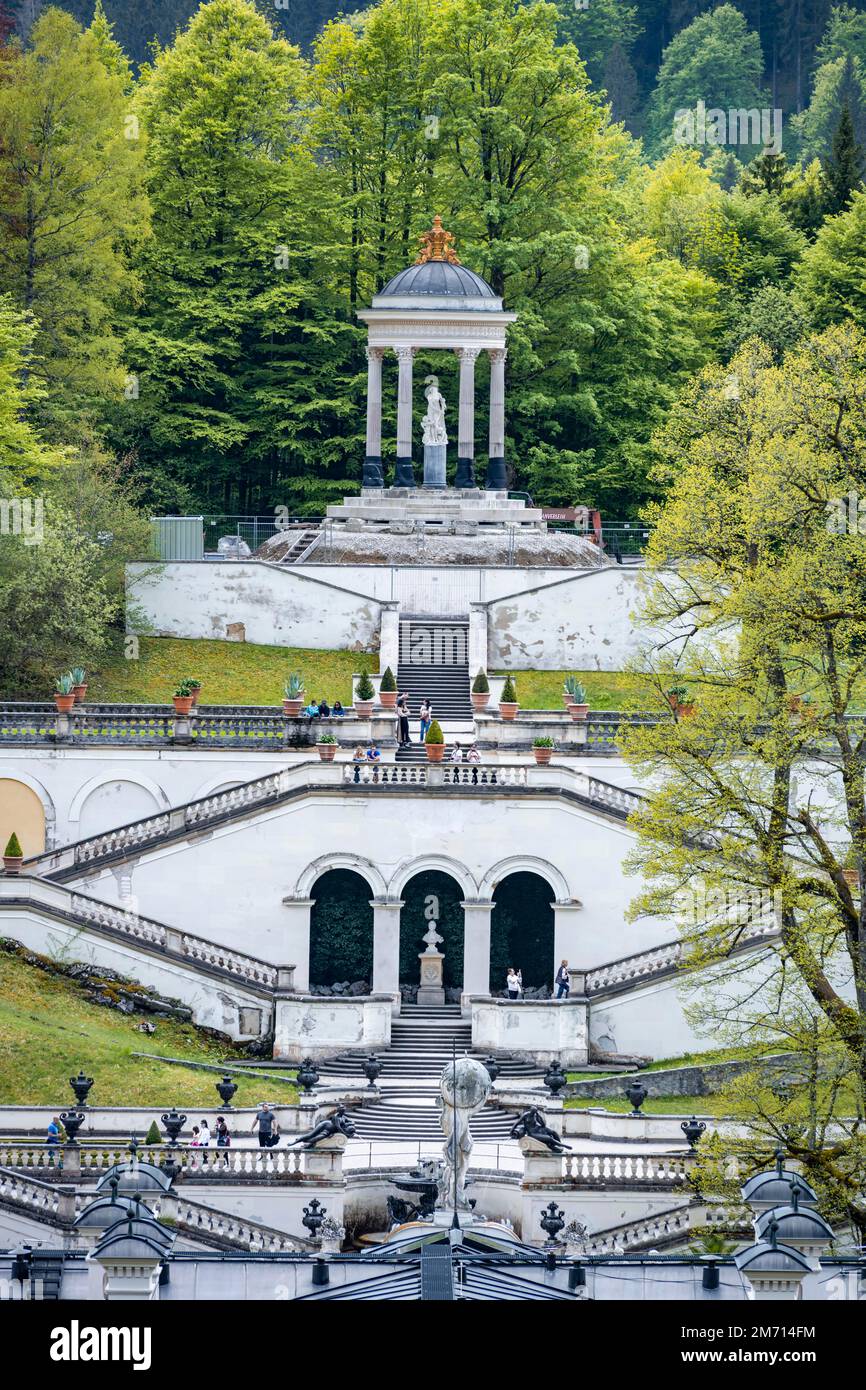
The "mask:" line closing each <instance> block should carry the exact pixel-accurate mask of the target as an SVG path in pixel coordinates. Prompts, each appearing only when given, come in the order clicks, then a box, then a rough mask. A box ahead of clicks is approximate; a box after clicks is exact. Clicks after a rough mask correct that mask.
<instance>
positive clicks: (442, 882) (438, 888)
mask: <svg viewBox="0 0 866 1390" xmlns="http://www.w3.org/2000/svg"><path fill="white" fill-rule="evenodd" d="M463 897H464V892H463V889H462V888H461V886H460V884H459V883H458V882H457V880H456V879H455V878H452V876H451V874H446V873H443V872H442V870H441V869H424V870H422V872H421V873H417V874H414V875H413V876H412V877H411V878H410V879H408V880H407V882H406V884H405V885H404V887H403V890H402V898H403V907H402V909H401V911H400V983H401V985H402V984H406V985H417V984H418V978H419V973H420V965H419V961H418V953H419V952H420V951H424V950H426V946H425V944H424V934H425V932H426V931H427V930H428V928H429V926H430V919H429V918H428V917H426V916H425V911H426V910H427V908H428V906H429V907H431V908H433V909H435V911H436V912H437V914H438V915H437V921H438V928H437V929H438V932H439V935H440V936H441V937H442V938H443V941H442V944H441V945H440V947H439V950H440V951H442V952H443V953H444V956H445V965H444V972H443V973H444V981H445V987H446V989H448V988H458V989H459V988H462V986H463V906H462V904H463ZM434 900H435V901H434Z"/></svg>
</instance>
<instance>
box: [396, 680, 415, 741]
mask: <svg viewBox="0 0 866 1390" xmlns="http://www.w3.org/2000/svg"><path fill="white" fill-rule="evenodd" d="M397 725H398V730H399V732H398V734H397V742H398V744H399V745H400V747H401V748H408V746H409V744H410V743H411V742H412V740H411V739H410V737H409V695H408V692H407V691H405V690H404V691H403V692H402V694H401V695H400V697H399V698H398V700H397Z"/></svg>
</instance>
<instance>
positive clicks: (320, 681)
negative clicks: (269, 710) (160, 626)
mask: <svg viewBox="0 0 866 1390" xmlns="http://www.w3.org/2000/svg"><path fill="white" fill-rule="evenodd" d="M138 650H139V655H138V658H137V660H133V661H127V660H125V659H124V657H123V655H122V654H118V656H117V657H116V658H115V659H113V660H112V661H111V662H109V663H107V664H106V665H105V666H104V667H103V668H102V669H101V670H98V671H93V672H92V673H91V676H90V685H89V689H88V692H87V694H88V699H92V700H116V701H122V702H129V703H132V704H170V703H171V696H172V694H173V692H174V689H175V687H176V685H177V683H178V681H179V680H181V679H182V678H183V677H184V676H190V677H193V676H197V677H198V679H199V680H200V681H201V683H202V691H201V696H200V699H201V703H202V704H205V705H278V704H279V703H280V701H281V700H282V698H283V685H284V683H285V681H286V679H287V677H288V675H289V673H290V672H291V671H297V672H299V674H300V675H301V676H302V677H303V679H304V686H305V690H306V694H307V698H308V699H313V698H316V699H319V700H321V699H323V698H325V699H327V700H328V702H329V703H330V704H333V702H334V700H341V701H342V703H343V704H344V705H349V704H351V702H352V676H353V674H354V673H355V672H356V671H358V670H359V669H360V668H361V667H362V666H363V665H366V666H367V668H368V669H369V670H371V671H376V670H378V657H376V656H364V655H363V654H359V653H358V652H348V651H345V652H327V651H308V650H307V649H301V648H299V647H263V646H257V645H256V644H255V643H252V642H217V641H208V640H205V639H197V640H192V639H187V638H174V637H141V638H139V642H138ZM46 698H47V697H46Z"/></svg>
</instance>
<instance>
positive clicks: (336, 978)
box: [310, 869, 373, 985]
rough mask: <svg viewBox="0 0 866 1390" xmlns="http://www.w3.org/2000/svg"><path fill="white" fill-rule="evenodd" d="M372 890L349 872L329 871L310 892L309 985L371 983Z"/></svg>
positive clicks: (318, 879) (357, 875) (348, 870)
mask: <svg viewBox="0 0 866 1390" xmlns="http://www.w3.org/2000/svg"><path fill="white" fill-rule="evenodd" d="M372 896H373V890H372V888H371V887H370V885H369V883H368V882H367V880H366V879H365V878H363V877H362V875H361V874H356V873H355V872H354V870H352V869H329V870H328V872H327V873H324V874H322V876H321V878H317V879H316V882H315V883H314V884H313V887H312V888H311V889H310V897H311V898H315V902H314V904H313V907H312V910H311V912H310V984H311V985H333V984H338V983H340V982H341V981H342V980H348V981H349V983H350V984H351V983H352V981H354V980H367V981H368V982H369V983H372V980H373V909H372V907H371V906H370V899H371V898H372Z"/></svg>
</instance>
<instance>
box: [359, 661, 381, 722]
mask: <svg viewBox="0 0 866 1390" xmlns="http://www.w3.org/2000/svg"><path fill="white" fill-rule="evenodd" d="M375 698H376V692H375V690H374V689H373V682H372V681H371V680H370V674H369V672H368V671H366V670H364V671H362V672H361V677H360V680H359V681H358V688H357V690H356V691H355V713H356V714H357V716H358V718H359V719H369V718H370V715H371V714H372V713H373V701H374V700H375Z"/></svg>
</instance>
